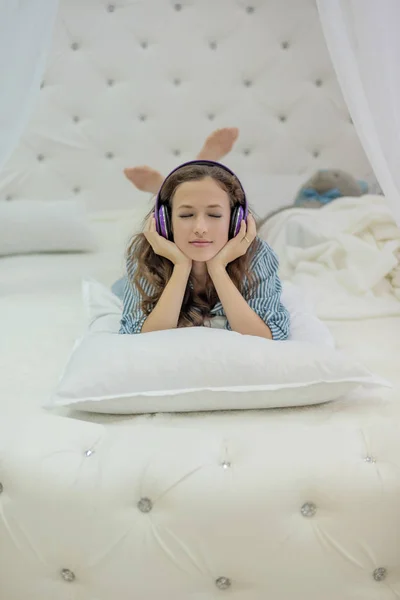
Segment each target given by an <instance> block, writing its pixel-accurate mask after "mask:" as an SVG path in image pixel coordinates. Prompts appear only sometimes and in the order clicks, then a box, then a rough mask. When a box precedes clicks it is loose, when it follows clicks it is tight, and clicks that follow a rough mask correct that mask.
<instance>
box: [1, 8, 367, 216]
mask: <svg viewBox="0 0 400 600" xmlns="http://www.w3.org/2000/svg"><path fill="white" fill-rule="evenodd" d="M222 126H238V127H239V128H240V137H239V140H238V142H237V144H236V145H235V148H234V150H233V152H232V153H231V154H230V155H229V156H228V157H227V158H226V163H227V164H228V166H230V167H231V168H233V169H234V170H235V171H237V173H238V175H239V176H241V178H242V179H243V182H244V184H245V186H246V188H247V189H248V190H249V198H250V201H251V202H253V204H256V205H257V206H256V208H257V209H258V211H259V212H260V213H261V214H263V213H265V212H266V211H267V210H268V209H269V208H276V207H277V206H279V205H280V204H287V203H290V202H291V201H292V200H293V199H294V196H295V194H296V191H297V189H298V187H300V185H301V183H302V182H303V181H304V180H305V179H306V178H307V177H308V175H309V174H310V173H312V172H313V171H315V170H316V169H318V168H329V167H336V168H343V169H345V170H348V171H350V172H351V173H353V175H354V176H356V177H363V178H365V177H367V178H370V176H371V169H370V167H369V164H368V162H367V160H366V158H365V155H364V152H363V150H362V149H361V145H360V143H359V140H358V137H357V135H356V133H355V131H354V126H353V124H352V123H351V120H350V117H349V114H348V110H347V108H346V105H345V103H344V101H343V98H342V95H341V92H340V89H339V86H338V83H337V81H336V76H335V74H334V72H333V69H332V66H331V63H330V58H329V55H328V52H327V49H326V47H325V42H324V38H323V34H322V31H321V27H320V23H319V18H318V13H317V8H316V5H315V2H314V0H285V2H284V3H282V2H281V0H218V1H216V0H180V1H178V0H138V1H135V2H130V1H129V0H107V2H103V1H102V0H92V1H91V2H81V0H61V1H60V12H59V16H58V20H57V23H56V27H55V31H54V38H53V46H52V50H51V52H50V56H49V58H48V61H47V69H46V73H45V76H44V79H43V82H42V89H41V95H40V99H39V102H38V105H37V108H36V110H35V112H34V114H33V115H32V118H31V120H30V123H29V126H28V128H27V130H26V132H25V134H24V136H23V138H22V140H21V143H20V145H19V147H18V148H17V150H16V151H15V152H14V154H13V155H12V157H11V158H10V160H9V161H8V163H7V164H6V166H5V168H4V170H3V171H2V173H1V174H0V198H2V199H9V200H16V199H18V198H27V199H29V198H34V199H51V200H53V199H56V198H57V199H66V198H69V197H70V196H75V195H77V196H79V197H80V198H83V199H84V200H85V202H86V203H87V205H88V208H89V209H90V210H94V211H95V210H102V209H105V208H113V207H120V208H122V207H128V206H130V205H131V203H132V202H133V201H140V198H142V197H143V193H140V192H137V191H136V190H135V189H134V188H133V187H132V186H131V184H130V183H129V182H128V181H127V180H125V178H124V177H123V175H122V169H123V168H124V167H126V166H130V165H135V164H150V165H153V166H154V167H156V168H158V169H160V170H161V171H163V172H164V173H166V172H168V171H169V170H171V169H172V168H173V167H175V166H176V165H177V163H179V162H183V161H186V160H189V159H192V158H194V155H195V154H196V152H197V150H198V149H199V148H200V146H201V144H202V142H203V139H204V138H205V136H206V135H208V134H209V133H210V132H211V131H212V130H213V129H214V128H217V127H222ZM279 174H281V175H282V174H284V175H291V176H297V177H299V180H298V181H296V183H295V185H294V186H291V187H289V188H288V187H287V185H286V189H287V192H286V197H281V198H279V199H277V198H276V193H278V194H279V189H276V191H274V189H273V188H271V186H270V185H268V176H269V175H273V176H274V177H277V176H278V175H279ZM254 176H256V178H257V183H258V184H261V185H258V187H255V186H254V184H253V177H254ZM283 185H284V184H283V181H281V184H280V186H281V187H282V186H283ZM263 188H265V189H266V194H265V195H263V194H262V189H263ZM254 194H257V198H254V197H253V196H254Z"/></svg>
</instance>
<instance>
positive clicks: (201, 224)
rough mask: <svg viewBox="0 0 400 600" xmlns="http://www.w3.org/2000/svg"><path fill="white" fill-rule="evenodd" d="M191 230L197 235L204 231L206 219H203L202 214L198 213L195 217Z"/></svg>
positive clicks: (202, 233) (205, 229)
mask: <svg viewBox="0 0 400 600" xmlns="http://www.w3.org/2000/svg"><path fill="white" fill-rule="evenodd" d="M193 231H194V233H195V234H197V235H204V234H205V233H206V231H207V224H206V220H205V219H204V217H203V216H202V215H199V216H198V217H197V218H196V220H195V223H194V229H193Z"/></svg>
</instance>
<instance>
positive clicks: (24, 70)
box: [0, 0, 58, 170]
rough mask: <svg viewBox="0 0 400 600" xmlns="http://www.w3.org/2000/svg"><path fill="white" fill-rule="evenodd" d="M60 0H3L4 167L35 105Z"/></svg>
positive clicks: (0, 154) (0, 111)
mask: <svg viewBox="0 0 400 600" xmlns="http://www.w3.org/2000/svg"><path fill="white" fill-rule="evenodd" d="M57 8H58V0H0V170H1V169H2V167H3V166H4V164H5V162H6V161H7V159H8V158H9V156H10V155H11V153H12V151H13V150H14V148H15V147H16V145H17V143H18V141H19V139H20V137H21V134H22V132H23V131H24V129H25V127H26V124H27V122H28V120H29V117H30V115H31V113H32V110H33V108H34V106H35V103H36V100H37V97H38V94H39V90H40V83H41V80H42V77H43V72H44V69H45V66H46V58H47V55H48V51H49V48H50V44H51V39H52V32H53V27H54V22H55V18H56V14H57Z"/></svg>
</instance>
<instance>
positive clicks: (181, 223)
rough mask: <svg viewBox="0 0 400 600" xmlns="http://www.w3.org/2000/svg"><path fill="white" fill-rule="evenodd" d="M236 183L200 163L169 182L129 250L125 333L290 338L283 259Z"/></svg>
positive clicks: (217, 167) (218, 168)
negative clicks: (186, 330) (207, 331)
mask: <svg viewBox="0 0 400 600" xmlns="http://www.w3.org/2000/svg"><path fill="white" fill-rule="evenodd" d="M247 213H248V210H247V200H246V196H245V193H244V190H243V188H242V186H241V184H240V181H239V180H238V178H237V177H236V176H235V175H234V174H233V173H232V172H231V171H230V170H229V169H228V168H227V167H225V166H224V165H222V164H221V163H217V162H213V161H207V160H200V161H199V160H196V161H191V162H190V163H186V164H184V165H181V166H180V167H178V168H177V169H175V170H174V171H172V173H171V174H170V175H169V176H168V177H167V178H166V179H165V180H164V182H163V184H162V186H161V188H160V190H159V192H158V195H157V200H156V205H155V209H154V211H152V213H151V214H150V215H149V216H148V218H147V221H146V225H145V228H144V231H143V233H140V234H138V235H135V236H134V237H133V240H132V242H131V244H130V245H129V247H128V250H127V279H126V284H125V292H124V299H123V304H124V308H123V315H122V320H121V328H120V333H121V334H137V333H146V332H150V331H159V330H164V329H173V328H176V327H194V326H213V325H215V321H216V317H221V318H222V320H223V323H224V327H225V328H226V329H230V330H233V331H236V332H238V333H242V334H246V335H255V336H259V337H265V338H270V339H279V340H283V339H286V338H287V337H288V335H289V314H288V311H287V310H286V309H285V307H284V306H283V305H282V303H281V289H282V287H281V283H280V280H279V278H278V275H277V270H278V259H277V257H276V255H275V253H274V252H273V250H272V249H271V248H270V247H269V246H268V244H267V243H266V242H264V241H262V240H261V239H260V238H257V236H256V224H255V221H254V218H253V217H252V215H251V214H247Z"/></svg>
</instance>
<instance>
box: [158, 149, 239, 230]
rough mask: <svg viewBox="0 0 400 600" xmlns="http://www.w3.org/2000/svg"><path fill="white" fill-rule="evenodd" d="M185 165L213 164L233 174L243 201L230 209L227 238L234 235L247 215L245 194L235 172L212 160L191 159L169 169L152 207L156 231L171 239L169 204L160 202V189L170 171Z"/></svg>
mask: <svg viewBox="0 0 400 600" xmlns="http://www.w3.org/2000/svg"><path fill="white" fill-rule="evenodd" d="M187 165H210V166H214V167H220V168H221V169H224V171H227V173H230V174H231V175H233V176H234V177H235V178H236V180H237V182H238V183H239V185H240V187H241V188H242V191H243V196H244V199H243V200H244V201H243V205H242V204H239V205H237V206H235V207H234V208H233V210H232V215H231V222H230V225H229V239H231V238H233V237H235V236H236V235H237V234H238V233H239V230H240V225H241V223H242V221H243V220H245V219H247V215H248V212H249V209H248V204H247V198H246V194H245V191H244V189H243V186H242V184H241V183H240V181H239V179H238V178H237V177H236V175H235V173H233V171H231V170H230V169H228V167H225V165H222V164H221V163H218V162H215V161H213V160H191V161H189V162H186V163H183V165H179V167H176V169H174V170H173V171H171V173H170V174H169V175H168V176H167V177H166V178H165V179H164V182H163V184H162V186H161V187H160V189H159V191H158V194H157V198H156V204H155V208H154V217H155V219H156V228H157V232H158V233H159V234H160V235H162V236H163V237H165V238H166V239H167V240H172V239H173V235H172V228H171V216H170V211H169V206H168V205H167V204H162V203H161V191H162V189H163V186H164V184H165V182H166V181H167V179H168V178H169V177H170V176H171V175H172V173H175V171H178V170H179V169H181V168H182V167H186V166H187Z"/></svg>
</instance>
